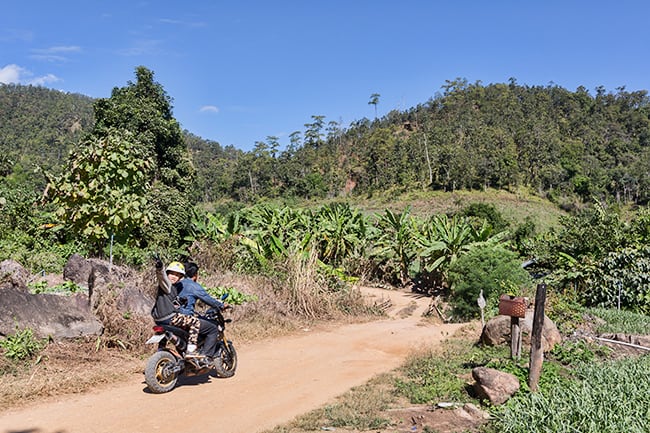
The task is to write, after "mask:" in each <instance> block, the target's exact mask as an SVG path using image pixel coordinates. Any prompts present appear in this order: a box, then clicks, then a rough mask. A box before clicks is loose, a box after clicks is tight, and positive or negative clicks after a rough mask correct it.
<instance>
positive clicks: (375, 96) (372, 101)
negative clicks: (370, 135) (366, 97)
mask: <svg viewBox="0 0 650 433" xmlns="http://www.w3.org/2000/svg"><path fill="white" fill-rule="evenodd" d="M380 96H381V95H380V94H379V93H373V94H372V95H370V101H368V105H374V106H375V119H376V118H377V105H379V97H380Z"/></svg>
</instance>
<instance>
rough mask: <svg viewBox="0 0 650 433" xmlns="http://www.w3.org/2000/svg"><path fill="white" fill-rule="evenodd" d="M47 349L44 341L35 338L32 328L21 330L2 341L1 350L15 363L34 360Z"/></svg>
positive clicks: (0, 341) (0, 343)
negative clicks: (29, 359) (33, 358)
mask: <svg viewBox="0 0 650 433" xmlns="http://www.w3.org/2000/svg"><path fill="white" fill-rule="evenodd" d="M44 347H45V342H44V341H39V340H38V339H37V338H35V337H34V332H33V331H32V330H31V329H30V328H25V329H23V330H19V329H18V327H16V332H15V333H14V334H13V335H8V336H7V337H6V338H5V339H4V340H0V348H2V349H3V350H4V356H5V357H6V358H8V359H11V360H14V361H22V360H24V359H27V358H32V357H34V356H35V355H36V354H38V353H39V352H40V351H41V350H42V349H43V348H44Z"/></svg>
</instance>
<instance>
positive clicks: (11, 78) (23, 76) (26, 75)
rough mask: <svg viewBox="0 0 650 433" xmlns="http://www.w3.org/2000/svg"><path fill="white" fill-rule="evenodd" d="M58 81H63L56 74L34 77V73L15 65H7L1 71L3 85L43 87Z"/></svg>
mask: <svg viewBox="0 0 650 433" xmlns="http://www.w3.org/2000/svg"><path fill="white" fill-rule="evenodd" d="M57 81H61V79H60V78H59V77H57V76H56V75H54V74H47V75H43V76H40V77H34V74H33V73H32V72H30V71H28V70H27V69H25V68H21V67H20V66H18V65H15V64H11V65H7V66H5V67H3V68H2V69H0V83H3V84H31V85H34V86H43V85H45V84H48V83H55V82H57Z"/></svg>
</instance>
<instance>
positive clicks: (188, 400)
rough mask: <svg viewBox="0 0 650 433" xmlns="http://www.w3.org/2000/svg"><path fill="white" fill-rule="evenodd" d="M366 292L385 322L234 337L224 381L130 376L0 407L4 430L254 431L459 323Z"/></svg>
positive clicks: (413, 298) (382, 368)
mask: <svg viewBox="0 0 650 433" xmlns="http://www.w3.org/2000/svg"><path fill="white" fill-rule="evenodd" d="M364 292H365V293H367V295H368V296H371V297H375V298H376V299H387V298H390V299H391V301H392V305H393V306H392V307H391V308H390V310H389V315H390V318H388V319H385V320H381V321H376V322H371V323H363V324H352V325H344V326H339V327H335V328H332V329H329V330H326V331H311V330H304V334H302V335H299V336H292V337H286V338H281V339H277V340H275V341H267V342H262V343H254V344H250V345H247V346H241V347H240V346H237V342H236V341H235V345H236V346H237V352H238V358H239V365H238V368H237V374H236V375H235V376H234V377H232V378H230V379H218V378H214V377H210V376H200V377H195V378H187V379H185V380H184V381H183V382H181V384H180V386H179V387H177V388H176V389H174V390H173V391H172V392H171V393H167V394H161V395H154V394H150V393H149V392H148V391H147V390H146V386H145V384H144V381H143V376H142V375H135V376H134V377H133V378H132V379H131V380H130V381H128V382H126V383H124V384H121V385H119V386H116V387H113V388H110V389H103V390H101V391H98V392H95V393H90V394H84V395H78V396H70V397H64V398H61V399H59V400H58V401H56V402H51V403H44V404H40V405H32V406H29V407H26V408H22V409H19V410H11V411H8V412H5V413H2V414H0V432H1V433H19V432H20V433H25V432H29V433H109V432H110V433H115V432H125V433H140V432H141V433H152V432H159V433H168V432H169V433H172V432H173V433H177V432H188V431H191V432H193V433H203V432H205V433H213V432H218V431H219V432H226V433H254V432H259V431H263V430H265V429H269V428H272V427H274V426H276V425H278V424H281V423H284V422H286V421H289V420H291V419H293V418H294V417H295V416H297V415H300V414H302V413H305V412H308V411H309V410H311V409H314V408H317V407H319V406H321V405H323V404H325V403H327V402H328V401H331V400H332V399H333V398H334V397H336V396H337V395H340V394H342V393H344V392H345V391H347V390H348V389H350V388H351V387H354V386H356V385H360V384H362V383H364V382H366V381H367V380H368V379H370V378H372V377H373V376H375V375H377V374H379V373H382V372H387V371H390V370H392V369H393V368H395V367H397V366H399V365H400V364H401V363H402V362H403V361H404V359H405V358H406V356H407V355H408V354H409V353H410V352H411V351H412V350H413V349H415V348H419V347H423V346H424V347H426V346H431V345H435V344H437V343H439V342H440V341H441V340H443V339H444V338H446V337H447V336H449V335H451V334H453V332H455V331H456V330H457V329H458V327H459V326H460V325H450V324H446V325H431V324H425V323H423V322H422V320H421V319H422V317H421V316H422V313H423V311H424V310H425V308H426V307H427V306H428V303H429V298H423V297H418V296H417V295H415V294H411V293H404V292H397V291H385V290H381V289H364ZM414 307H415V308H414ZM405 312H408V314H404V313H405Z"/></svg>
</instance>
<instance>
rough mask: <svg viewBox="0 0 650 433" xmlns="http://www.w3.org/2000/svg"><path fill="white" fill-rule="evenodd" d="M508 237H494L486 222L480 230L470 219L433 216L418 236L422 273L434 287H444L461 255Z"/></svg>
mask: <svg viewBox="0 0 650 433" xmlns="http://www.w3.org/2000/svg"><path fill="white" fill-rule="evenodd" d="M505 235H506V232H501V233H497V234H494V235H493V233H492V228H491V227H490V225H489V224H488V223H487V222H485V221H484V222H483V224H482V226H480V227H479V228H478V229H477V228H475V227H474V225H473V224H472V222H471V220H470V219H469V218H467V217H461V216H453V217H451V218H450V217H448V216H447V215H444V214H442V215H434V216H432V217H431V218H430V219H429V220H428V221H426V222H425V223H424V224H423V225H422V226H421V227H420V230H419V232H418V233H417V245H418V248H419V251H418V257H419V258H420V272H425V273H427V274H428V275H429V276H430V278H431V279H432V280H433V284H434V285H435V286H437V287H445V286H446V285H447V271H448V269H449V267H450V266H451V265H452V264H453V263H454V262H455V261H456V260H458V258H459V257H460V256H462V255H463V254H465V253H467V252H468V251H470V250H471V249H472V248H475V247H477V246H478V245H483V244H485V243H496V242H500V241H501V240H503V238H504V237H505Z"/></svg>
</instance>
